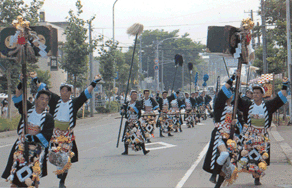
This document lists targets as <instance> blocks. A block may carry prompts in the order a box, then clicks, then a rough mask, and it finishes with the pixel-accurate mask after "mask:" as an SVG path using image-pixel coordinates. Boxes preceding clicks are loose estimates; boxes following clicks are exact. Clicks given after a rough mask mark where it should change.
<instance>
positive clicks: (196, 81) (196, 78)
mask: <svg viewBox="0 0 292 188" xmlns="http://www.w3.org/2000/svg"><path fill="white" fill-rule="evenodd" d="M198 74H199V73H198V72H196V76H195V92H196V91H197V83H198Z"/></svg>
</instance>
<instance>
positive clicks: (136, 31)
mask: <svg viewBox="0 0 292 188" xmlns="http://www.w3.org/2000/svg"><path fill="white" fill-rule="evenodd" d="M143 29H144V26H143V25H142V24H139V23H135V24H134V25H132V26H131V27H129V28H128V30H127V34H129V35H132V36H135V43H134V50H133V55H132V62H131V67H130V72H129V77H128V83H127V89H126V93H125V99H124V104H125V103H126V101H127V94H128V90H129V82H130V78H131V73H132V67H133V64H134V56H135V50H136V43H137V38H138V36H139V35H141V34H142V32H143ZM123 117H124V115H122V118H121V122H120V129H119V134H118V140H117V147H119V140H120V135H121V130H122V124H123ZM124 130H126V127H125V128H124Z"/></svg>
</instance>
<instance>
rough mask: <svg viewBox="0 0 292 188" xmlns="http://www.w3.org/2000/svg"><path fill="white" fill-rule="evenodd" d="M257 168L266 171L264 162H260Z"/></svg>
mask: <svg viewBox="0 0 292 188" xmlns="http://www.w3.org/2000/svg"><path fill="white" fill-rule="evenodd" d="M259 168H260V169H262V170H266V169H267V164H266V163H265V162H260V163H259Z"/></svg>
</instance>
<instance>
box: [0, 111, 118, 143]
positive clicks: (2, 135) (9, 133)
mask: <svg viewBox="0 0 292 188" xmlns="http://www.w3.org/2000/svg"><path fill="white" fill-rule="evenodd" d="M116 114H117V113H110V114H95V116H93V117H87V118H84V119H77V123H78V122H80V125H82V121H84V120H85V121H86V120H88V119H90V118H107V117H112V116H114V115H116ZM11 136H17V131H16V130H13V131H5V132H0V138H7V137H11Z"/></svg>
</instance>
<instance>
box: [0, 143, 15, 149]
mask: <svg viewBox="0 0 292 188" xmlns="http://www.w3.org/2000/svg"><path fill="white" fill-rule="evenodd" d="M13 144H14V143H13ZM13 144H7V145H3V146H0V148H5V147H8V146H12V145H13Z"/></svg>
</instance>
